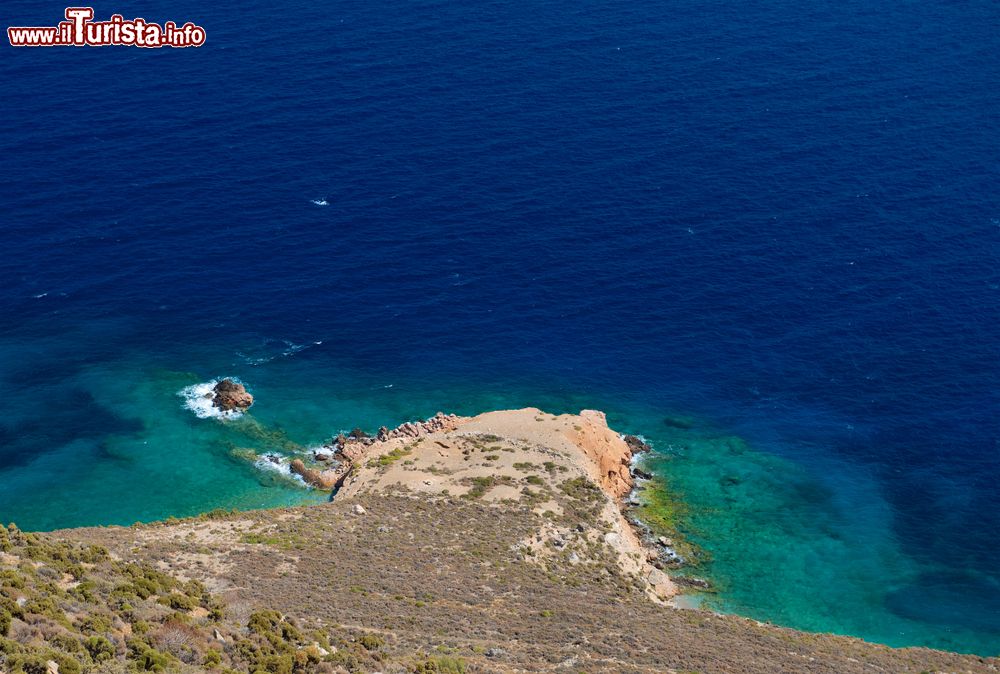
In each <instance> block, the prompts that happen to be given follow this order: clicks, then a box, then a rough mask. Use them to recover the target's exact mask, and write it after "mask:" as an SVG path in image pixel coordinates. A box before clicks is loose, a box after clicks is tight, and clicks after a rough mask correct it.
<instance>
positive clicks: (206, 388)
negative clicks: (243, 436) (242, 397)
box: [177, 377, 243, 419]
mask: <svg viewBox="0 0 1000 674" xmlns="http://www.w3.org/2000/svg"><path fill="white" fill-rule="evenodd" d="M231 379H233V381H236V379H234V378H232V377H231ZM218 383H219V380H218V379H213V380H212V381H206V382H202V383H201V384H192V385H191V386H185V387H184V388H182V389H181V390H180V391H178V392H177V395H179V396H180V397H181V398H183V399H184V407H185V408H186V409H189V410H191V411H192V412H194V414H195V416H196V417H198V418H199V419H239V418H240V417H241V416H243V413H242V412H240V411H239V410H229V411H225V410H220V409H219V408H218V407H216V406H215V405H213V404H212V399H213V398H214V397H215V393H214V392H213V391H214V389H215V385H216V384H218Z"/></svg>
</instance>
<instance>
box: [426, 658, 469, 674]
mask: <svg viewBox="0 0 1000 674" xmlns="http://www.w3.org/2000/svg"><path fill="white" fill-rule="evenodd" d="M465 671H466V664H465V660H463V659H462V658H452V657H449V656H447V655H439V656H437V657H432V658H427V659H426V660H424V661H422V662H418V663H417V664H416V665H415V666H414V667H413V672H414V674H465Z"/></svg>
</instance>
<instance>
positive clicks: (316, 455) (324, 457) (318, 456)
mask: <svg viewBox="0 0 1000 674" xmlns="http://www.w3.org/2000/svg"><path fill="white" fill-rule="evenodd" d="M313 459H315V460H316V461H329V460H330V455H329V454H326V453H324V452H313Z"/></svg>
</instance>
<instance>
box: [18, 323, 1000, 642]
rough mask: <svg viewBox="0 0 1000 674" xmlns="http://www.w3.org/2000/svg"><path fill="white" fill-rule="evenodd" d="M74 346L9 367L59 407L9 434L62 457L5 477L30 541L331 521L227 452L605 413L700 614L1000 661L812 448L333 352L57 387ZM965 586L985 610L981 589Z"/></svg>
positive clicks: (117, 372) (284, 344) (169, 362)
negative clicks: (661, 499) (232, 407)
mask: <svg viewBox="0 0 1000 674" xmlns="http://www.w3.org/2000/svg"><path fill="white" fill-rule="evenodd" d="M104 330H106V331H109V334H110V333H111V332H116V333H121V332H122V331H124V332H128V329H127V327H126V324H124V323H122V322H121V321H117V320H109V321H106V322H100V321H97V322H94V323H92V324H90V325H88V327H87V328H86V332H85V333H80V334H78V335H76V337H77V339H78V340H81V339H86V340H89V341H93V340H96V339H98V338H99V337H100V335H101V333H102V331H104ZM71 341H72V340H67V335H65V334H61V335H59V336H58V337H53V338H52V343H48V344H46V343H45V342H44V340H43V341H42V342H40V343H39V342H36V343H34V344H33V345H32V346H31V347H30V349H24V348H22V347H21V346H19V345H18V343H16V342H9V343H6V344H4V345H3V349H2V351H0V353H3V354H4V357H5V361H4V366H5V367H6V368H8V371H9V370H11V369H14V368H17V369H22V370H23V368H24V367H25V366H26V365H28V366H30V365H31V364H34V365H35V366H36V367H31V369H32V371H33V372H34V374H35V380H34V385H35V386H38V385H44V386H46V387H48V389H49V390H50V391H51V395H50V396H48V400H49V401H50V402H51V405H52V406H51V408H49V409H48V410H47V413H46V414H47V417H46V418H47V419H48V420H49V421H50V423H51V426H45V425H43V426H42V427H38V425H37V424H35V425H32V422H31V420H32V419H34V418H36V417H35V415H37V414H38V413H39V410H38V409H37V407H36V405H37V401H38V397H32V398H30V399H26V400H23V401H22V406H21V408H20V409H19V408H18V406H17V405H13V406H11V408H10V410H9V413H8V420H9V422H11V426H12V427H13V428H15V429H18V428H19V426H18V423H17V420H18V418H20V419H21V420H22V421H23V423H22V425H21V426H20V429H21V430H18V431H17V432H19V433H21V432H23V433H25V434H26V435H25V436H24V437H22V438H21V440H23V442H24V444H25V446H27V447H32V446H36V447H37V446H38V445H37V443H39V442H45V443H50V444H49V445H48V446H46V447H45V448H44V449H45V451H37V452H34V453H31V454H29V455H27V456H24V457H22V461H21V462H20V463H18V464H16V465H8V466H7V467H6V468H5V469H4V470H3V471H2V475H0V477H2V480H3V482H2V485H3V486H2V488H0V497H2V504H3V511H2V515H3V517H4V519H8V520H11V519H12V520H16V521H17V522H18V523H19V524H20V525H21V526H23V527H26V528H30V529H51V528H58V527H66V526H77V525H89V524H128V523H131V522H133V521H137V520H143V521H145V520H153V519H161V518H165V517H168V516H184V515H193V514H197V513H199V512H204V511H207V510H210V509H213V508H218V507H226V508H229V507H235V508H261V507H271V506H280V505H290V504H300V503H312V502H319V501H322V500H325V499H326V494H323V493H320V492H317V491H313V490H308V489H305V488H304V487H303V486H302V485H300V484H297V483H295V482H292V481H290V480H289V479H287V478H285V477H283V476H281V475H279V474H276V473H274V472H270V471H261V470H259V469H258V468H256V467H254V466H253V465H252V464H249V463H248V462H246V461H245V460H243V459H241V458H237V457H234V456H233V455H232V452H233V451H234V450H239V449H240V448H248V449H251V450H253V451H254V452H257V453H260V452H264V451H277V452H279V453H280V452H288V451H289V449H290V448H299V447H308V446H310V445H315V444H318V443H320V442H322V441H323V440H325V439H327V438H329V437H331V436H332V435H334V434H335V433H337V432H338V431H343V430H348V429H350V428H353V427H355V426H360V427H362V428H365V429H368V430H373V429H375V428H377V427H378V426H380V425H390V426H391V425H394V424H397V423H400V422H402V421H404V420H408V419H417V418H424V417H427V416H429V415H431V414H433V413H434V412H436V411H438V410H443V411H449V412H457V413H461V414H474V413H477V412H480V411H485V410H490V409H501V408H516V407H522V406H528V405H531V406H537V407H541V408H543V409H546V410H549V411H552V412H575V411H578V410H580V409H583V408H587V407H595V408H600V409H604V410H606V411H607V412H608V415H609V423H610V424H611V425H612V427H614V428H616V429H617V430H620V431H623V432H632V433H638V434H642V435H643V436H644V437H645V438H646V439H647V440H648V441H649V442H650V443H651V444H652V445H653V447H654V450H655V451H654V453H653V454H652V455H651V456H650V457H649V459H647V463H648V465H649V466H650V467H651V468H652V469H653V471H654V472H655V473H656V475H657V476H658V477H659V478H661V479H663V480H664V481H665V483H666V485H667V488H668V490H669V493H670V494H671V495H672V496H676V497H678V498H680V499H681V500H682V501H683V503H684V504H685V506H686V510H685V512H684V515H683V516H682V517H681V519H680V521H679V526H680V528H681V529H682V531H683V532H684V534H685V535H686V536H687V537H688V539H689V540H690V541H691V542H693V543H695V544H697V545H698V546H700V547H701V548H702V549H703V550H704V551H705V553H706V556H705V559H704V560H703V561H702V563H701V564H700V565H698V566H697V567H694V568H690V569H688V570H686V572H687V573H690V574H693V575H699V576H706V577H709V578H711V579H712V580H713V582H714V583H715V584H716V587H717V589H718V593H715V594H710V595H706V596H705V598H704V600H705V603H706V604H707V605H708V606H710V607H712V608H715V609H717V610H722V611H730V612H735V613H740V614H743V615H750V616H753V617H757V618H759V619H762V620H771V621H774V622H776V623H779V624H786V625H792V626H796V627H800V628H804V629H810V630H819V631H834V632H838V633H843V634H852V635H859V636H863V637H865V638H868V639H872V640H876V641H880V642H884V643H888V644H892V645H912V644H923V645H930V646H936V647H941V648H948V649H956V650H965V651H974V652H977V651H978V652H989V651H988V649H989V648H990V646H989V642H988V639H989V634H990V630H992V629H993V628H994V624H993V622H992V617H991V615H990V614H989V613H983V614H982V615H980V616H977V615H975V614H971V613H970V612H969V610H968V607H967V606H965V607H962V611H961V612H960V613H959V614H957V615H956V614H955V613H954V612H953V613H951V614H948V613H944V614H943V615H942V616H941V619H940V620H938V621H932V620H928V619H927V616H928V608H932V609H933V611H934V615H937V612H938V611H947V610H948V606H947V605H946V600H947V596H945V601H941V600H940V599H939V600H938V601H939V604H940V605H939V606H928V604H932V603H933V602H934V601H935V598H934V596H933V588H934V579H935V578H936V577H937V576H938V575H939V574H949V573H953V571H952V570H950V569H949V568H948V567H947V566H945V565H941V566H940V567H935V566H933V565H927V564H926V563H922V562H921V561H919V560H917V559H915V558H913V557H911V556H909V555H908V554H906V552H905V550H904V549H903V548H902V546H901V545H900V544H899V541H898V540H897V539H896V535H895V533H894V531H893V521H892V519H893V518H892V511H891V508H890V506H889V504H888V502H887V501H886V499H885V498H884V495H883V494H881V493H880V487H879V484H878V482H877V480H875V479H874V478H873V476H871V475H868V474H865V473H864V472H863V471H860V470H858V469H857V468H856V467H852V466H849V465H846V464H844V463H840V462H837V461H835V460H832V459H830V458H829V457H826V458H824V455H823V453H822V447H819V446H816V447H812V446H810V443H809V442H805V441H804V442H801V443H800V444H799V445H798V446H794V447H793V446H787V445H782V443H781V442H780V441H779V440H776V439H774V438H772V439H771V440H770V441H769V440H768V439H766V438H761V439H759V440H758V441H757V442H752V441H748V440H747V439H746V438H745V437H743V435H741V432H742V433H743V434H744V435H747V436H749V435H753V434H754V432H755V429H754V427H753V425H752V424H751V425H750V426H748V427H746V428H742V429H741V428H736V427H722V426H719V425H716V424H713V422H712V421H710V420H708V419H706V418H703V417H691V418H690V423H689V424H686V425H689V426H690V427H689V428H680V427H678V426H677V425H676V424H674V423H667V421H668V420H669V419H668V413H674V412H677V411H683V407H680V406H674V407H663V408H659V407H652V406H649V405H648V404H646V403H645V402H643V401H640V400H636V399H631V398H630V397H629V396H628V395H619V396H612V395H603V396H594V395H580V394H578V393H576V391H579V390H583V389H584V386H583V385H582V384H581V383H580V382H574V381H573V378H572V377H567V378H566V379H564V380H562V381H559V380H553V379H547V380H544V379H543V378H538V379H535V380H525V379H517V380H515V379H512V378H510V377H505V376H503V375H498V374H494V375H493V376H491V375H489V374H488V373H485V372H483V373H481V376H478V377H476V378H475V381H470V380H468V379H465V378H463V377H460V376H455V375H454V374H453V373H451V372H449V371H448V369H447V368H442V369H441V371H440V373H439V374H437V375H436V376H431V374H430V373H429V372H427V371H426V370H421V369H419V368H414V369H411V370H407V368H395V369H394V370H393V371H388V370H387V371H379V369H378V368H372V369H369V370H366V371H364V372H362V371H360V370H358V369H356V368H353V367H352V365H351V364H350V363H345V362H339V361H338V359H337V358H336V354H333V353H330V352H329V351H327V350H326V349H325V348H324V343H323V341H322V340H315V341H314V342H306V343H301V344H297V343H295V342H291V341H286V340H281V339H268V338H261V337H260V336H250V337H241V338H240V339H239V340H238V341H237V342H236V343H234V342H225V343H219V342H215V343H213V342H211V341H209V340H206V341H205V343H203V344H199V345H198V346H196V347H192V346H190V345H186V346H183V345H180V344H175V345H171V346H168V347H167V348H164V349H161V350H159V351H158V352H157V353H155V354H149V353H146V352H142V351H136V352H130V351H129V350H128V349H123V350H114V351H112V352H109V353H107V354H105V355H104V356H103V357H102V358H100V359H93V358H91V357H88V358H87V359H86V362H77V363H75V364H73V365H67V367H66V368H65V369H63V370H60V371H55V372H46V371H45V369H44V367H43V364H44V363H45V362H46V360H47V359H48V358H50V357H51V356H52V354H53V353H58V352H59V350H60V349H62V348H66V345H67V344H69V343H71ZM317 342H319V343H317ZM69 360H70V361H72V359H69ZM228 375H232V376H238V377H240V378H241V379H242V380H244V381H245V382H247V384H248V385H249V387H250V389H251V391H252V392H253V393H254V395H255V396H256V398H257V403H256V404H255V405H254V407H253V409H252V413H251V414H248V415H246V416H245V417H243V418H241V419H238V420H230V421H220V420H218V419H201V418H198V417H196V416H195V415H194V414H193V413H192V412H191V411H190V410H188V409H186V408H185V407H184V400H183V399H182V398H181V397H179V396H178V392H179V391H181V390H182V389H183V388H184V387H186V386H190V385H192V384H196V383H199V382H204V381H206V380H209V379H211V378H214V377H218V376H228ZM554 384H555V385H554ZM691 393H692V395H693V394H694V391H693V390H692V391H691ZM695 397H697V396H695ZM795 457H798V460H797V459H796V458H795ZM803 458H808V462H805V461H803V460H802V459H803ZM952 580H954V579H952ZM962 582H968V583H976V582H979V583H981V584H982V586H983V587H984V588H986V591H989V587H990V585H989V580H988V579H982V578H980V579H977V578H975V577H972V576H970V577H969V578H965V579H962ZM925 590H930V592H929V593H928V592H925ZM966 626H967V627H966Z"/></svg>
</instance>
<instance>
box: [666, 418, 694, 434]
mask: <svg viewBox="0 0 1000 674" xmlns="http://www.w3.org/2000/svg"><path fill="white" fill-rule="evenodd" d="M663 423H664V424H666V425H667V426H670V427H671V428H680V429H682V430H685V431H686V430H690V429H692V428H694V419H692V418H691V417H666V418H664V420H663Z"/></svg>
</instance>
